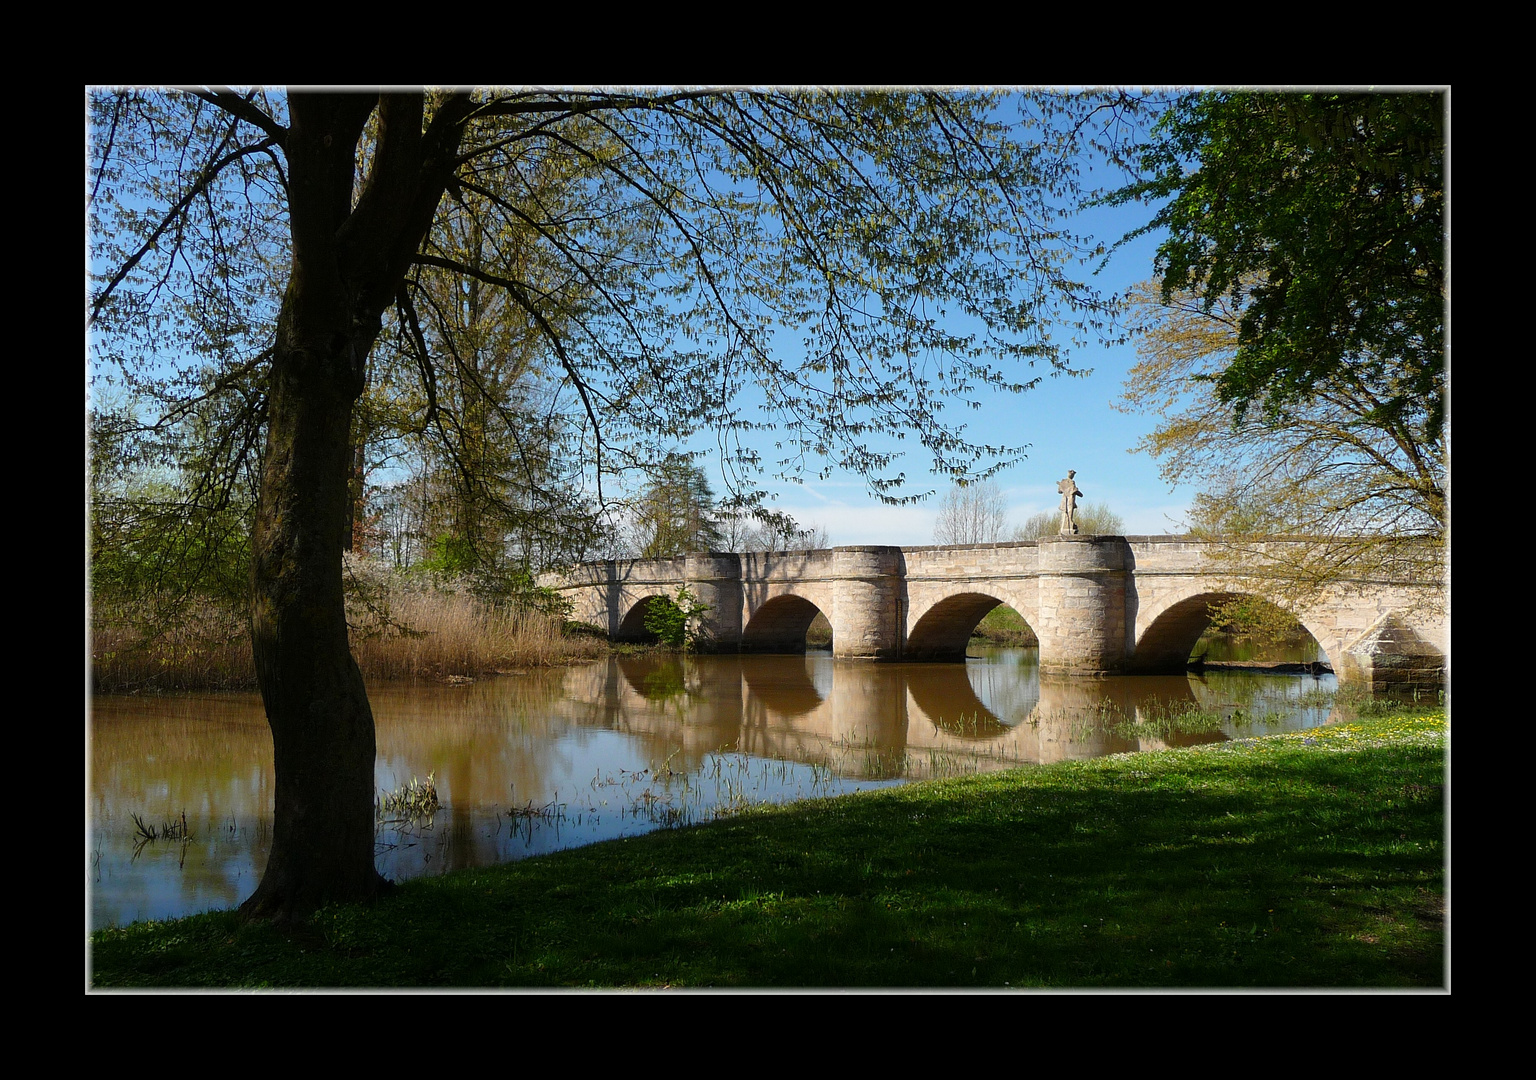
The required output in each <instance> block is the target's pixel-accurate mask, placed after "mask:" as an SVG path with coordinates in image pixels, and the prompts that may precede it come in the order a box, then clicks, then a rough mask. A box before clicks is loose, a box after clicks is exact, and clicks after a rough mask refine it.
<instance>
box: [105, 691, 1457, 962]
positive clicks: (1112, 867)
mask: <svg viewBox="0 0 1536 1080" xmlns="http://www.w3.org/2000/svg"><path fill="white" fill-rule="evenodd" d="M1446 731H1447V724H1446V719H1445V715H1444V713H1443V712H1441V713H1433V714H1425V715H1419V716H1416V717H1403V716H1392V717H1387V718H1384V719H1375V720H1366V721H1359V722H1356V723H1350V724H1342V725H1335V726H1332V727H1327V728H1320V729H1313V730H1311V731H1308V732H1304V733H1296V734H1291V735H1283V736H1270V737H1266V738H1259V739H1251V740H1241V741H1235V742H1229V743H1218V744H1212V745H1208V746H1202V747H1196V748H1191V749H1179V750H1165V751H1158V752H1154V753H1141V754H1127V755H1119V756H1116V757H1110V758H1101V759H1096V760H1092V761H1079V762H1066V763H1062V764H1057V765H1047V766H1040V767H1035V768H1028V769H1022V770H1015V771H1012V772H1007V773H996V774H990V775H985V776H979V777H968V778H964V779H958V780H946V781H934V782H928V783H919V784H912V785H908V786H906V787H902V788H898V789H894V790H890V791H884V792H878V793H866V794H861V795H854V796H845V797H842V798H837V799H826V800H812V801H808V802H803V803H796V804H792V805H789V806H785V807H776V808H760V809H756V810H753V811H751V812H748V813H744V814H741V815H738V816H736V817H732V818H728V819H725V820H722V821H717V822H714V823H711V824H708V825H703V826H696V827H692V828H687V829H680V830H676V831H666V832H659V833H653V834H650V835H647V836H643V837H636V838H632V839H628V840H620V841H614V842H609V843H604V844H597V845H593V846H590V847H584V848H578V849H573V850H569V851H563V852H559V853H556V854H553V855H548V856H543V857H538V858H532V859H528V860H524V861H521V862H517V863H512V864H508V865H504V866H499V867H495V868H491V869H483V870H469V871H463V872H460V873H454V874H449V875H445V876H443V877H436V878H426V879H421V880H417V881H413V882H409V883H406V884H405V885H403V886H401V887H400V888H399V889H398V890H396V891H395V893H394V894H393V895H392V896H391V897H389V898H388V899H386V900H384V901H382V902H380V903H379V904H377V905H374V906H372V907H369V908H359V907H343V908H336V909H330V910H327V911H324V912H322V913H320V914H319V915H317V916H316V917H315V918H314V919H313V920H312V921H311V922H310V923H309V924H307V925H306V926H304V927H303V928H301V929H299V930H297V931H294V932H289V933H280V932H278V931H276V930H273V929H271V928H270V927H266V926H241V925H240V924H239V922H238V920H237V919H236V918H235V917H234V916H233V914H232V913H227V912H226V913H215V914H210V915H203V916H195V917H192V918H188V919H181V920H176V921H172V922H165V923H145V924H136V925H134V926H131V927H127V928H124V929H121V930H109V931H103V932H101V933H99V934H97V935H94V936H93V938H92V940H91V945H90V948H91V963H92V965H93V967H92V979H93V985H94V986H96V987H98V988H109V987H146V986H162V987H167V986H168V987H176V986H184V987H273V988H276V987H325V986H357V987H427V986H432V987H493V986H495V987H621V986H623V987H673V988H703V987H767V986H777V987H835V986H858V987H988V988H996V989H1001V988H1025V987H1045V988H1069V987H1074V988H1075V987H1146V988H1156V987H1229V986H1231V987H1235V986H1244V987H1282V986H1284V987H1413V988H1436V987H1440V986H1443V985H1445V984H1446V982H1447V980H1448V975H1447V973H1446V970H1445V927H1444V912H1445V903H1444V895H1445V872H1444V857H1445V853H1444V848H1443V839H1444V821H1445V798H1444V784H1445V738H1446Z"/></svg>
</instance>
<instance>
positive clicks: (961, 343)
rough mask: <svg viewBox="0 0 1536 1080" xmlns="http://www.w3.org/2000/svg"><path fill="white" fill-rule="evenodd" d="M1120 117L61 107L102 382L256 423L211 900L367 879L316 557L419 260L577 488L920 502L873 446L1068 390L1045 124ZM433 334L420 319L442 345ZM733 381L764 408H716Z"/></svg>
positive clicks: (1037, 109)
mask: <svg viewBox="0 0 1536 1080" xmlns="http://www.w3.org/2000/svg"><path fill="white" fill-rule="evenodd" d="M1125 104H1126V103H1125V102H1124V101H1120V100H1116V99H1104V100H1098V99H1084V98H1072V99H1067V98H1050V97H1044V96H1042V97H1037V98H1032V99H1009V100H1003V99H1000V98H999V97H997V96H994V95H986V94H972V93H948V92H945V93H939V92H928V93H911V94H897V93H885V92H880V93H762V92H746V91H738V92H714V91H688V92H677V93H617V92H606V91H588V92H554V91H543V90H515V91H499V90H494V91H474V92H459V91H452V92H436V91H429V92H420V91H387V92H378V93H372V92H370V93H356V92H353V93H309V92H306V93H293V94H280V93H269V92H266V91H262V90H250V91H234V90H229V89H221V88H207V89H200V90H192V91H173V92H166V93H160V92H148V91H139V90H127V91H99V92H93V93H92V94H91V116H92V125H93V130H92V142H91V160H90V165H91V172H92V175H91V180H90V182H91V190H90V198H89V203H88V207H89V209H88V214H89V218H90V222H89V224H90V228H91V233H92V244H93V259H94V272H93V279H92V285H91V320H92V333H93V337H94V347H95V350H96V352H95V355H96V358H97V363H98V365H99V368H100V369H101V370H108V369H112V370H116V371H117V373H118V375H119V377H122V378H124V379H125V380H127V381H129V382H130V383H131V384H133V385H134V386H135V387H137V388H139V389H143V388H146V387H148V388H150V389H151V390H152V393H151V394H150V397H151V398H153V399H154V400H156V401H160V402H162V403H164V404H165V405H166V407H172V406H174V405H175V404H176V403H178V402H186V401H188V400H191V399H195V398H199V397H203V398H212V397H217V396H219V395H222V394H224V393H226V392H228V391H229V389H230V388H231V387H232V386H237V385H246V384H248V383H250V382H252V381H254V382H255V384H256V385H258V386H259V388H260V399H259V408H256V409H254V410H251V411H249V412H248V413H247V414H245V415H244V416H243V418H242V419H241V423H242V424H244V425H245V427H244V428H243V429H242V430H250V429H251V427H252V426H253V425H254V427H255V428H257V429H259V430H260V431H261V432H262V433H263V438H264V451H263V452H262V454H261V459H260V475H261V479H260V484H259V490H258V494H257V503H256V509H255V515H254V518H255V524H254V529H253V540H252V546H251V563H252V571H251V596H252V600H251V606H252V618H251V625H252V637H253V642H254V648H255V656H256V667H257V675H258V680H259V682H260V687H261V693H262V698H263V701H264V703H265V707H266V711H267V717H268V720H269V723H270V725H271V729H272V737H273V748H274V755H275V766H276V791H275V821H274V832H273V843H272V849H271V854H270V857H269V860H268V863H267V868H266V872H265V874H264V876H263V878H262V881H261V884H260V885H259V887H258V888H257V890H256V892H255V894H254V895H253V896H251V897H250V898H249V899H248V900H247V901H246V902H245V904H244V905H243V908H242V910H243V911H244V912H245V913H246V914H247V915H249V916H254V917H270V918H279V919H288V918H293V917H297V916H300V915H302V914H304V913H306V912H308V911H310V910H312V909H314V908H315V907H316V906H317V905H321V904H324V903H328V902H333V901H351V900H360V899H367V898H369V897H372V896H374V895H375V894H376V893H377V892H378V891H379V890H380V889H381V888H383V887H384V886H385V883H384V882H383V880H382V879H381V878H380V877H379V875H378V873H377V872H376V870H375V868H374V862H373V768H374V727H373V720H372V715H371V712H370V710H369V705H368V697H367V694H366V692H365V690H364V687H363V682H362V678H361V676H360V675H359V673H358V669H357V665H356V664H355V663H354V662H353V660H352V657H351V655H350V653H349V651H348V646H347V627H346V617H345V608H344V604H343V595H342V569H341V564H342V552H343V549H344V548H345V547H346V546H347V544H348V543H349V541H350V537H351V530H352V524H353V513H354V507H355V505H356V489H355V484H354V479H355V477H356V473H357V466H358V455H357V446H358V435H357V430H356V428H355V425H354V415H355V410H356V405H357V402H358V400H359V397H360V395H361V394H362V393H363V391H364V389H365V386H366V385H367V382H368V378H369V364H370V357H371V355H372V354H373V351H374V347H375V345H376V343H377V342H378V341H379V340H380V338H381V336H382V335H389V336H390V337H391V339H392V340H399V341H402V342H403V343H404V348H405V349H406V350H407V351H408V354H409V355H411V356H412V357H414V358H415V360H416V362H417V367H418V371H419V374H420V379H421V384H422V388H423V393H424V394H427V395H432V394H435V392H436V388H437V385H438V384H437V379H438V377H439V375H440V374H441V373H442V372H443V371H444V370H445V369H446V368H447V366H448V364H449V362H450V361H449V356H450V355H454V354H455V349H456V345H455V344H454V343H453V342H452V341H450V340H448V339H442V340H437V341H434V338H433V335H429V332H428V330H429V327H426V326H424V325H423V323H424V317H423V312H422V308H423V305H424V303H425V301H426V300H427V298H428V295H429V294H430V292H431V290H432V288H433V285H432V284H431V283H430V282H429V281H428V279H427V277H426V275H427V274H428V273H429V272H430V273H432V274H438V273H443V274H447V275H449V276H450V277H451V278H452V279H454V280H457V281H458V282H459V283H460V284H461V286H463V287H466V288H467V287H468V285H469V283H474V284H475V287H478V288H485V289H490V290H494V291H496V292H497V293H498V294H499V296H500V297H501V298H502V299H503V301H504V302H505V303H507V304H509V305H510V306H511V307H513V308H515V309H516V310H517V311H519V312H520V313H521V318H522V319H523V321H524V322H525V324H526V325H527V326H528V327H529V328H530V330H531V331H533V332H534V333H535V334H536V336H537V338H538V340H539V349H540V351H541V357H542V359H541V361H540V365H541V367H540V371H541V372H542V374H543V378H544V380H545V383H544V385H545V387H546V388H547V390H548V391H549V399H548V400H550V401H555V400H558V401H563V402H566V403H568V405H569V407H570V415H573V416H574V417H575V418H576V419H577V420H578V421H579V430H580V435H579V440H578V444H577V445H574V446H573V448H572V449H571V450H569V451H568V452H569V453H571V454H577V455H579V456H580V457H581V458H582V459H583V461H584V463H585V464H586V467H587V470H588V472H587V475H588V476H589V477H590V479H591V481H592V482H593V484H594V485H596V494H597V496H598V498H599V499H601V498H602V490H603V489H602V485H603V481H604V478H605V477H606V478H609V479H610V480H611V479H612V478H613V477H614V476H615V474H622V473H624V472H626V471H628V470H637V469H644V468H647V467H650V466H652V465H654V464H655V462H657V461H659V460H661V459H662V458H663V457H664V454H665V450H664V449H663V447H664V446H665V447H667V448H670V447H672V446H675V445H676V443H677V441H678V440H680V439H687V438H688V437H689V436H690V435H691V434H693V433H694V432H697V431H700V430H705V429H710V430H713V431H714V432H715V433H716V435H717V438H718V439H719V440H720V443H721V446H722V448H723V451H724V452H725V454H726V456H727V462H728V464H729V465H730V466H732V467H733V468H734V469H737V470H739V473H740V474H742V475H748V476H750V475H751V470H752V469H753V468H754V467H759V466H766V467H768V468H769V469H772V470H773V471H775V472H776V473H778V474H780V475H785V474H788V475H798V474H799V472H800V471H801V470H802V469H803V468H805V467H806V464H807V462H821V463H823V465H822V467H824V468H833V467H841V468H845V469H848V470H851V471H853V472H854V473H856V474H858V475H860V476H862V477H864V478H865V480H866V481H867V483H868V484H869V485H870V487H871V489H872V490H874V491H875V492H876V493H877V494H879V495H880V496H881V497H883V498H887V499H893V500H900V499H906V498H912V497H920V496H921V495H922V494H923V493H922V492H921V491H919V492H917V493H916V494H915V495H914V494H911V493H909V491H908V490H907V489H905V488H903V487H902V481H903V480H904V476H903V474H902V473H901V472H900V471H899V463H898V456H897V454H896V452H895V450H893V449H892V448H891V447H890V444H888V443H887V442H885V441H883V440H884V438H885V437H886V436H888V435H894V434H896V433H905V432H912V433H915V435H916V437H917V441H918V442H919V443H920V444H921V445H922V446H923V447H924V448H925V449H926V450H927V451H928V453H929V455H930V456H931V458H932V467H933V468H934V469H935V470H937V471H938V472H939V473H940V474H941V475H945V476H948V477H965V476H968V475H971V474H972V473H973V472H975V471H979V472H981V473H985V472H987V471H989V470H990V469H991V468H994V467H998V466H1000V465H1002V464H1005V463H1007V462H1008V461H1011V460H1014V459H1015V458H1016V457H1017V456H1018V451H1017V449H1016V448H1006V447H980V446H975V445H972V444H971V442H969V441H968V440H967V439H966V438H965V437H964V432H963V429H957V428H956V427H954V426H953V425H951V424H949V423H947V422H946V417H945V415H944V409H945V402H946V399H950V398H954V399H958V400H960V401H962V402H964V401H970V400H972V398H973V396H974V393H973V391H974V389H975V388H977V387H981V386H985V387H987V388H989V389H1006V390H1014V391H1019V390H1023V389H1026V388H1028V387H1030V386H1033V385H1035V384H1036V383H1038V381H1039V380H1040V377H1041V376H1042V375H1043V374H1045V373H1054V372H1057V371H1062V370H1066V363H1065V360H1064V358H1063V356H1062V355H1061V354H1060V353H1059V352H1058V350H1057V348H1056V346H1055V345H1053V343H1052V341H1051V338H1050V334H1049V332H1048V331H1049V329H1050V328H1051V327H1052V325H1053V324H1057V323H1059V322H1065V323H1068V324H1071V325H1074V326H1075V327H1076V328H1077V329H1078V330H1084V329H1091V328H1092V327H1094V326H1096V325H1099V324H1100V323H1101V321H1102V319H1103V317H1104V316H1105V315H1106V314H1107V313H1108V311H1109V310H1110V308H1109V306H1108V305H1107V304H1106V303H1104V302H1102V301H1101V300H1099V299H1098V298H1097V297H1096V296H1095V295H1094V294H1093V293H1092V292H1091V291H1089V290H1087V289H1085V288H1083V287H1082V286H1081V285H1080V284H1079V283H1077V282H1076V281H1074V280H1073V278H1072V277H1071V275H1070V274H1069V273H1068V271H1067V268H1068V267H1069V266H1070V265H1071V260H1072V259H1073V258H1074V257H1077V256H1081V255H1085V254H1088V253H1087V252H1084V251H1082V250H1080V249H1079V247H1078V244H1077V241H1076V240H1075V239H1074V238H1073V237H1072V236H1071V235H1070V234H1069V233H1067V232H1066V231H1065V230H1064V229H1063V228H1062V226H1061V224H1060V221H1059V210H1060V209H1061V207H1062V206H1063V205H1064V203H1065V202H1067V201H1070V199H1071V198H1072V197H1073V196H1074V194H1075V190H1076V176H1075V162H1076V160H1077V158H1076V149H1077V147H1078V142H1077V140H1081V139H1084V138H1087V137H1091V136H1092V135H1093V133H1094V132H1096V131H1099V130H1102V128H1101V125H1100V123H1099V121H1100V119H1101V117H1106V116H1109V115H1111V113H1110V112H1101V111H1100V110H1102V109H1106V108H1107V109H1109V110H1111V111H1113V110H1115V109H1117V108H1123V107H1124V106H1125ZM1062 119H1064V120H1065V121H1066V122H1065V123H1056V121H1057V120H1062ZM1029 125H1037V126H1038V125H1046V126H1047V127H1048V128H1049V130H1051V131H1052V132H1053V133H1054V134H1053V135H1052V137H1051V139H1049V140H1042V139H1039V138H1037V137H1035V136H1034V135H1032V134H1031V132H1030V128H1029ZM551 177H557V178H559V183H557V184H555V185H553V186H551V184H550V178H551ZM551 192H554V193H555V194H554V195H552V194H551ZM460 211H464V212H468V213H472V214H473V215H474V217H475V219H476V221H477V222H478V226H477V227H478V228H479V229H480V236H482V237H510V236H513V235H516V236H518V237H520V238H521V240H522V241H525V242H522V243H519V244H517V245H506V246H505V247H503V248H502V249H500V250H501V252H502V253H504V254H505V255H506V257H501V256H500V255H498V254H497V251H496V249H495V247H494V245H492V247H490V248H487V247H485V246H480V247H478V248H476V249H475V250H477V251H479V252H480V253H481V254H482V255H483V254H486V253H487V252H489V253H490V256H491V257H488V258H479V259H474V258H469V257H466V256H465V255H463V254H461V252H463V251H464V250H465V248H464V247H463V246H462V245H456V244H454V243H450V242H447V239H446V238H447V235H448V230H449V228H450V224H451V219H453V218H455V217H456V216H458V215H459V214H460ZM458 235H459V236H460V238H461V239H462V236H463V234H462V233H460V234H458ZM514 255H515V257H513V256H514ZM572 297H579V298H580V299H581V302H580V303H579V304H577V303H573V302H571V298H572ZM456 325H457V322H456V321H455V320H451V319H443V320H441V321H440V323H439V324H438V326H437V329H438V330H444V329H445V328H449V329H447V333H448V336H449V338H452V337H453V336H454V334H456V331H455V330H453V329H451V328H453V327H455V326H456ZM775 331H781V332H782V334H783V336H787V337H789V338H791V339H793V344H792V345H789V346H781V345H780V344H778V343H777V339H776V338H775V336H774V333H775ZM456 355H457V356H460V357H462V356H464V355H466V352H465V350H462V349H460V350H459V351H458V352H457V353H456ZM1031 367H1035V369H1034V370H1030V368H1031ZM466 370H467V369H466ZM745 388H750V390H751V394H752V397H753V399H754V401H755V402H756V403H757V404H759V405H761V407H762V409H763V410H764V411H763V412H761V413H759V412H756V411H753V412H747V411H745V410H744V407H743V405H742V404H740V403H739V401H738V397H739V395H740V393H741V392H742V391H743V390H744V389H745ZM546 407H553V406H546ZM143 423H144V426H145V427H147V428H154V427H155V426H156V424H157V420H156V419H155V418H154V417H147V418H144V421H143ZM770 423H771V424H773V425H775V426H776V427H777V432H778V433H777V436H776V438H777V446H778V454H777V455H776V456H775V458H774V460H771V461H767V462H763V461H759V460H757V459H756V456H755V454H754V453H753V451H752V450H751V448H750V447H749V446H747V445H746V444H745V443H744V442H743V440H742V435H743V434H744V433H747V432H750V431H752V430H754V429H757V428H760V427H763V426H767V425H768V424H770Z"/></svg>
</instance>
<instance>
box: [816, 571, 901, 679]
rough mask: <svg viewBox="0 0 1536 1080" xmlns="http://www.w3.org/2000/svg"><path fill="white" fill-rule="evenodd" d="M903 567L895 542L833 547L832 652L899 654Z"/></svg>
mask: <svg viewBox="0 0 1536 1080" xmlns="http://www.w3.org/2000/svg"><path fill="white" fill-rule="evenodd" d="M903 571H904V566H903V562H902V555H901V548H899V547H887V546H869V547H838V548H833V549H832V578H833V581H832V611H831V612H830V613H829V614H828V618H829V619H830V620H831V623H832V655H834V656H842V657H849V658H859V659H871V660H895V659H898V658H900V656H901V646H902V619H901V616H902V611H901V592H902V588H901V587H902V581H903Z"/></svg>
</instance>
